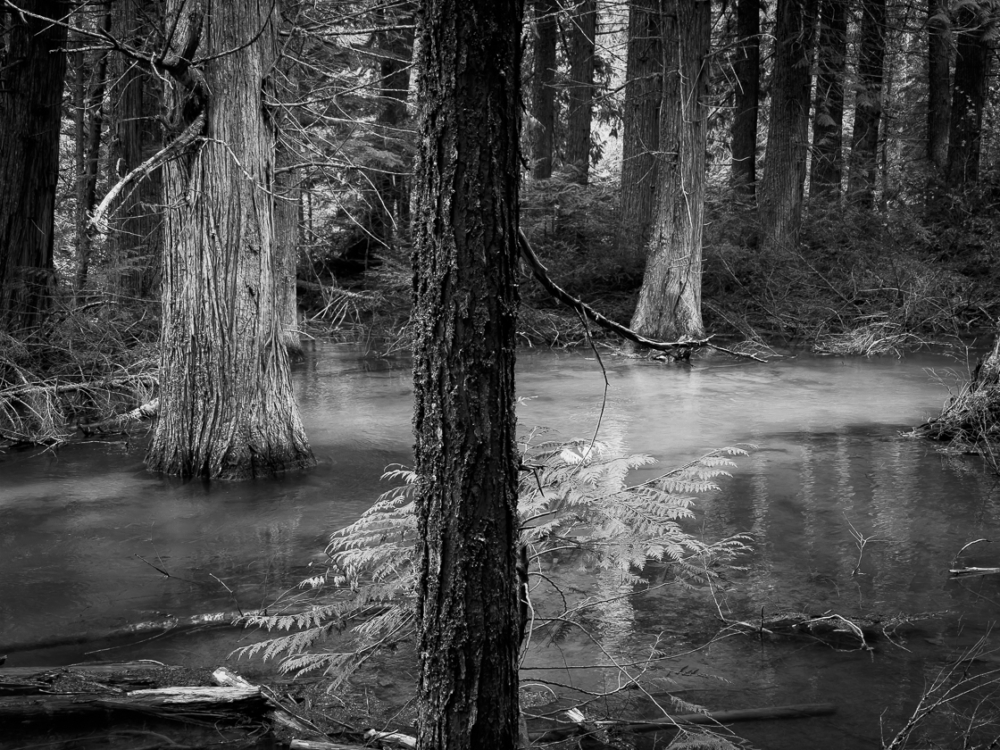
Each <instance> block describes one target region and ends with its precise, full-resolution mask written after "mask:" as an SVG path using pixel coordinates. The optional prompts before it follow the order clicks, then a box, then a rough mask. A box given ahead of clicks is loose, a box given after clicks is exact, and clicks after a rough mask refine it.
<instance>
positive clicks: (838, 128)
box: [809, 0, 847, 203]
mask: <svg viewBox="0 0 1000 750" xmlns="http://www.w3.org/2000/svg"><path fill="white" fill-rule="evenodd" d="M819 29H820V30H819V42H818V44H817V54H816V57H817V68H818V73H817V75H816V107H815V111H814V113H813V153H812V171H811V172H810V175H809V197H810V200H812V199H823V200H832V201H833V202H834V203H836V202H837V201H839V200H840V191H841V176H842V172H843V161H844V160H843V149H842V140H843V131H844V74H845V71H846V67H847V0H821V1H820V26H819Z"/></svg>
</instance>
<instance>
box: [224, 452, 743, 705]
mask: <svg viewBox="0 0 1000 750" xmlns="http://www.w3.org/2000/svg"><path fill="white" fill-rule="evenodd" d="M744 455H746V451H745V450H743V449H741V448H736V447H733V448H724V449H721V450H717V451H713V452H711V453H709V454H707V455H705V456H703V457H701V458H699V459H697V460H695V461H691V462H690V463H688V464H685V465H684V466H682V467H680V468H677V469H673V470H671V471H668V472H666V473H663V474H660V475H658V476H656V477H655V478H653V479H650V480H647V481H644V482H641V483H637V484H629V481H628V480H629V477H630V475H631V474H632V472H633V471H634V470H636V469H639V468H642V467H648V466H650V465H651V464H653V463H654V461H653V459H652V458H651V457H649V456H645V455H628V456H625V455H619V454H617V453H616V452H615V451H613V450H611V449H610V448H609V446H608V445H607V444H605V443H602V442H598V441H593V442H589V441H572V442H569V443H559V442H547V443H541V444H538V445H534V446H531V447H529V448H527V449H526V450H525V453H524V463H523V466H522V469H523V471H522V479H521V484H520V491H519V504H518V509H519V514H520V517H521V524H522V531H521V543H522V544H523V545H524V548H525V556H526V557H527V558H528V562H529V576H531V577H533V576H535V575H537V574H539V572H538V570H537V569H538V567H539V564H540V563H542V562H544V561H551V560H552V559H553V558H554V557H555V556H556V555H561V556H565V555H566V554H569V553H570V552H575V553H579V554H581V555H582V556H583V557H584V559H585V560H586V562H587V563H589V564H590V565H592V566H594V567H596V568H600V569H604V570H607V571H611V572H612V573H613V574H614V576H615V577H616V579H617V581H618V582H619V584H621V585H624V586H630V587H632V589H631V590H633V591H635V592H639V591H641V590H642V588H643V587H644V585H645V584H646V583H647V580H646V577H644V575H643V571H644V569H645V568H646V565H647V563H648V562H649V561H650V560H657V561H662V562H664V563H666V564H667V565H668V567H669V569H670V571H671V572H672V574H673V580H675V581H676V582H677V583H678V584H680V585H682V586H685V587H688V588H696V587H702V586H705V585H707V584H708V583H709V582H710V581H712V580H713V579H714V578H715V577H716V575H717V571H718V569H719V567H720V564H726V565H729V566H732V565H733V564H734V558H735V557H736V556H737V555H739V554H740V553H742V552H743V551H745V550H746V549H747V545H748V538H747V537H745V536H742V535H740V536H736V537H733V538H729V539H724V540H721V541H718V542H714V543H710V542H706V541H704V540H701V539H699V538H697V537H696V536H695V535H694V534H692V533H690V532H688V531H685V529H684V528H683V525H682V524H683V522H684V521H685V520H690V519H692V518H693V517H694V510H693V506H694V503H695V498H694V497H693V496H694V495H695V494H703V493H706V492H711V491H714V490H717V489H718V486H717V485H716V483H715V481H714V480H715V479H716V478H717V477H719V476H728V473H727V469H728V468H730V467H732V466H734V465H735V464H734V462H733V460H732V457H737V456H744ZM384 478H385V479H389V480H394V481H401V482H402V483H401V484H399V485H398V486H396V487H394V488H393V489H391V490H389V491H388V492H386V493H384V494H383V495H382V496H381V497H380V498H379V499H378V501H377V502H376V503H375V504H374V505H373V506H372V507H371V508H370V509H369V510H368V511H367V512H365V513H364V514H363V515H362V516H361V518H359V519H358V520H357V521H356V522H355V523H353V524H351V525H350V526H348V527H347V528H345V529H341V530H339V531H337V532H335V533H334V534H333V535H332V536H331V540H330V544H329V546H328V547H327V550H326V554H327V556H328V558H329V563H330V567H329V570H328V571H327V573H325V574H323V575H318V576H315V577H313V578H310V579H308V580H306V581H304V582H303V583H302V584H301V586H302V588H305V589H309V590H312V591H314V592H316V593H317V594H318V600H319V601H318V602H317V603H313V604H311V605H309V606H308V608H307V609H305V610H304V611H302V612H301V613H298V614H275V615H252V616H248V617H247V618H245V620H244V622H245V624H246V625H247V626H254V627H259V628H262V629H265V630H268V631H290V630H296V632H293V633H289V634H288V635H278V636H276V637H273V638H268V639H266V640H263V641H261V642H259V643H254V644H252V645H250V646H245V647H243V648H241V649H238V650H237V651H236V652H235V653H236V654H238V655H239V656H247V657H253V656H260V657H262V658H264V659H276V660H279V662H280V669H281V671H282V672H286V673H295V674H303V673H307V672H311V671H315V670H323V671H324V673H325V674H326V675H328V676H329V678H330V681H329V689H331V690H333V689H336V688H337V687H338V686H339V685H341V684H342V683H343V682H344V680H346V679H348V678H349V677H350V676H351V674H352V673H354V672H355V671H356V670H357V669H358V668H359V667H361V666H362V665H363V664H364V663H365V662H366V661H367V660H368V659H369V658H371V657H372V656H373V655H374V654H376V653H377V652H378V651H379V650H380V649H383V648H386V647H390V646H394V645H395V644H397V643H399V642H401V641H403V640H405V639H406V638H408V637H409V636H410V635H411V633H412V626H413V624H414V605H415V586H416V580H415V570H414V560H415V557H414V555H415V543H416V515H415V510H414V501H415V490H416V486H417V482H418V481H419V479H418V477H417V476H416V475H415V474H414V473H413V472H411V471H409V470H407V469H405V468H403V467H399V466H395V467H391V468H390V469H389V470H387V471H386V473H385V475H384ZM531 588H532V584H531V583H529V586H528V589H529V591H530V590H531ZM548 609H551V608H548ZM557 609H558V608H557ZM589 609H591V605H589V604H588V603H584V604H583V605H577V606H570V605H569V604H565V606H564V607H563V608H562V609H561V610H560V611H555V612H552V611H547V612H546V613H545V616H544V617H541V616H538V617H536V618H535V620H534V626H533V628H534V629H540V628H543V627H546V626H549V625H551V626H553V627H552V628H551V629H550V632H548V633H546V640H548V641H552V640H557V639H559V638H560V637H562V635H563V634H564V633H565V632H566V630H567V628H568V626H570V625H572V624H578V625H581V626H584V627H585V626H586V624H585V620H586V617H587V615H588V614H592V613H589V612H588V610H589ZM335 635H337V636H343V638H341V639H338V640H337V641H336V648H330V647H329V646H326V645H324V644H325V642H326V641H327V639H328V638H331V637H332V636H335Z"/></svg>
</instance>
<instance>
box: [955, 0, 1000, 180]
mask: <svg viewBox="0 0 1000 750" xmlns="http://www.w3.org/2000/svg"><path fill="white" fill-rule="evenodd" d="M957 14H958V15H957V19H956V26H955V31H956V32H957V34H956V36H957V40H956V41H957V44H956V52H955V79H954V81H953V85H952V99H951V127H950V128H949V138H948V184H949V185H951V186H952V187H961V186H963V185H971V184H975V183H976V182H977V181H978V180H979V156H980V151H981V150H982V136H983V110H984V109H985V107H986V81H987V79H988V75H989V67H990V55H991V54H992V49H991V46H990V41H991V38H992V37H993V30H994V28H995V27H994V24H993V22H992V20H991V19H990V18H989V17H988V16H987V14H986V12H985V11H984V10H983V9H982V8H981V7H979V6H969V5H965V6H962V7H961V8H960V9H959V10H958V11H957Z"/></svg>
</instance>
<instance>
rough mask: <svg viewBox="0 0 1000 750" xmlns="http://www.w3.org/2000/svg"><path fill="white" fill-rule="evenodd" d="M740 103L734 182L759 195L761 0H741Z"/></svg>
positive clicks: (736, 63) (736, 61)
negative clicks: (758, 136) (758, 129)
mask: <svg viewBox="0 0 1000 750" xmlns="http://www.w3.org/2000/svg"><path fill="white" fill-rule="evenodd" d="M736 36H737V37H738V40H737V42H736V44H737V48H736V53H735V55H734V57H733V75H734V76H735V77H736V96H735V99H736V102H735V104H736V106H735V111H734V112H733V124H732V127H731V130H730V134H731V148H732V152H733V168H732V177H731V182H732V185H733V187H734V188H735V189H736V191H737V193H738V194H740V195H742V196H743V197H745V198H748V199H750V200H753V199H754V198H755V197H756V195H757V114H758V110H759V108H760V0H737V4H736Z"/></svg>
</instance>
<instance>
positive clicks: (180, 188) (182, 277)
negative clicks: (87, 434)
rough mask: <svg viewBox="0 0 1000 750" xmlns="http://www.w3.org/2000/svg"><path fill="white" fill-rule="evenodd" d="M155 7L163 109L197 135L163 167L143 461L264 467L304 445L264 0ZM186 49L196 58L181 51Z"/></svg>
mask: <svg viewBox="0 0 1000 750" xmlns="http://www.w3.org/2000/svg"><path fill="white" fill-rule="evenodd" d="M168 7H169V9H170V10H171V11H173V13H171V14H170V15H169V16H168V26H174V25H175V20H176V31H175V33H174V35H173V43H172V44H171V48H170V50H169V51H168V55H167V60H166V65H167V66H168V69H169V70H171V71H172V72H173V74H174V75H175V80H174V81H173V82H172V86H171V92H170V93H171V97H172V98H171V100H170V101H169V102H168V103H169V104H171V105H173V109H172V113H171V114H172V117H171V120H172V121H173V122H174V123H175V129H176V130H181V129H183V130H182V132H183V133H184V135H183V136H181V137H182V138H187V137H190V136H191V135H192V134H198V133H201V132H206V134H207V136H208V137H206V138H204V139H202V138H195V139H194V140H193V142H192V143H191V145H190V146H188V147H187V148H186V149H185V150H184V151H183V153H182V154H181V155H180V156H179V157H178V158H176V159H174V160H172V161H170V162H168V163H167V164H166V165H165V167H164V170H165V175H164V187H165V190H164V192H165V198H166V200H165V203H166V206H167V210H166V242H165V247H166V253H165V259H164V260H165V262H164V279H163V295H162V307H163V321H162V333H161V339H162V345H161V359H160V418H159V420H158V421H157V426H156V432H155V434H154V436H153V440H152V443H151V445H150V447H149V453H148V455H147V457H146V464H147V466H148V467H149V468H150V469H151V470H152V471H157V472H163V473H166V474H176V475H180V476H183V477H195V476H199V477H205V478H220V479H244V478H249V477H255V476H262V475H272V474H277V473H280V472H282V471H285V470H287V469H292V468H297V467H301V466H305V465H308V464H311V463H312V461H313V459H312V454H311V452H310V450H309V446H308V443H307V442H306V437H305V433H304V431H303V429H302V423H301V421H300V420H299V416H298V411H297V408H296V405H295V400H294V398H293V396H292V387H291V381H290V377H289V365H288V355H287V353H286V352H285V349H284V347H283V346H281V345H280V337H281V313H280V310H279V305H278V302H279V299H280V295H279V291H278V284H277V279H276V277H277V275H278V273H279V269H277V268H275V252H274V231H273V223H272V221H273V218H272V217H273V205H272V201H273V198H272V195H271V188H272V181H273V172H274V165H273V161H274V133H273V129H272V120H271V117H270V116H269V115H268V113H267V112H266V111H265V103H264V101H263V97H264V95H265V92H266V91H269V90H270V89H271V84H270V82H269V81H268V80H267V76H268V75H269V74H270V72H271V70H272V67H273V65H274V61H275V37H276V29H275V15H276V14H274V12H273V11H274V7H273V5H271V6H269V5H268V4H266V3H258V2H256V0H241V2H233V1H232V0H225V2H223V0H203V2H202V3H200V4H199V3H195V2H185V0H174V2H172V3H171V4H170V6H168ZM178 16H179V18H178ZM202 19H205V23H204V27H202V24H201V22H202ZM195 53H197V59H200V60H203V61H204V62H203V63H202V65H203V66H204V67H203V68H199V67H196V66H194V65H190V64H189V63H188V56H194V55H195ZM272 96H273V94H272ZM202 123H204V125H203V124H202ZM182 142H183V141H182Z"/></svg>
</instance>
